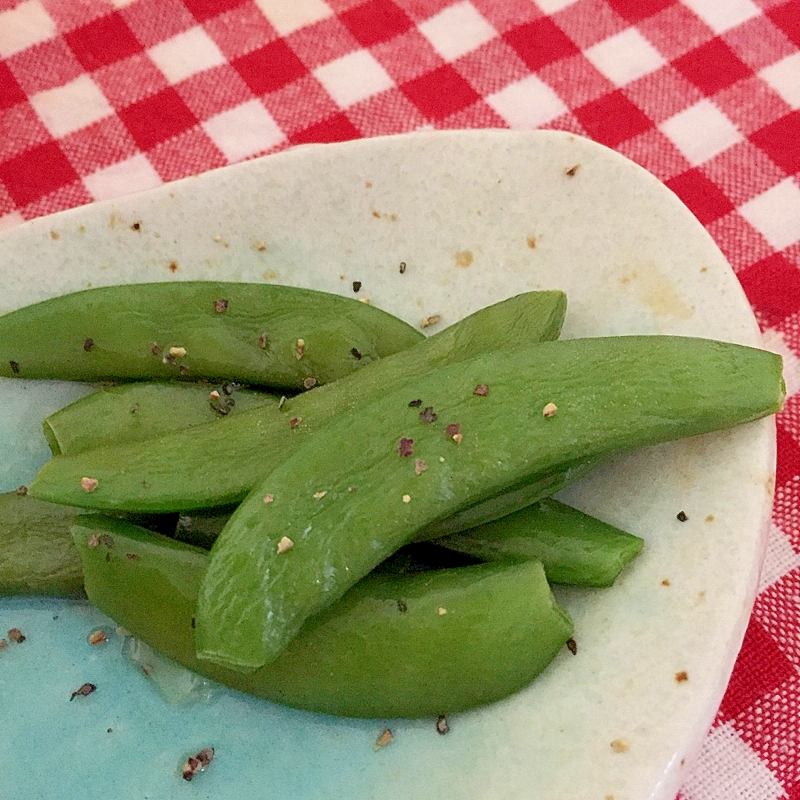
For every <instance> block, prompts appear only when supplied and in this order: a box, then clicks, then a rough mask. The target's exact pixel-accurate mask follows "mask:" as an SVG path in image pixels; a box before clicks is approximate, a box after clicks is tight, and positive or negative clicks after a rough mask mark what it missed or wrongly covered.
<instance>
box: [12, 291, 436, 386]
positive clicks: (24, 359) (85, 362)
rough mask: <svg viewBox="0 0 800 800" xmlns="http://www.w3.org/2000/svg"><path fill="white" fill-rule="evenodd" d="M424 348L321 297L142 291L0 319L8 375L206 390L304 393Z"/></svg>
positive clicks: (83, 295)
mask: <svg viewBox="0 0 800 800" xmlns="http://www.w3.org/2000/svg"><path fill="white" fill-rule="evenodd" d="M422 338H423V337H422V334H421V333H419V332H418V331H416V330H414V329H413V328H412V327H411V326H410V325H407V324H406V323H404V322H402V321H401V320H399V319H397V318H396V317H393V316H392V315H391V314H387V313H386V312H384V311H381V310H379V309H377V308H375V307H373V306H369V305H367V304H365V303H359V302H358V301H357V300H353V299H351V298H345V297H339V296H337V295H332V294H328V293H326V292H319V291H314V290H311V289H298V288H295V287H290V286H273V285H269V284H252V283H222V282H211V281H185V282H172V283H141V284H132V285H126V286H111V287H104V288H99V289H87V290H86V291H82V292H74V293H72V294H68V295H64V296H62V297H56V298H53V299H51V300H45V301H43V302H41V303H36V304H34V305H31V306H27V307H25V308H21V309H19V310H18V311H13V312H11V313H9V314H5V315H4V316H2V317H0V375H2V376H6V377H18V378H60V379H65V380H85V381H101V380H123V379H124V380H167V381H168V380H199V379H201V378H207V379H209V380H214V381H241V382H243V383H248V384H252V385H254V386H274V387H276V388H283V389H294V390H302V389H303V388H307V387H308V385H307V384H305V385H304V382H305V381H309V382H310V381H312V380H313V381H314V382H315V383H316V384H323V383H328V382H330V381H334V380H336V379H337V378H341V377H342V376H344V375H349V374H350V373H351V372H354V371H356V370H358V369H361V368H363V367H364V366H366V365H367V364H368V363H369V362H370V361H373V360H375V359H378V358H382V357H383V356H387V355H390V354H391V353H395V352H398V351H399V350H404V349H405V348H407V347H410V346H411V345H412V344H415V343H416V342H418V341H420V340H421V339H422ZM354 350H355V351H357V352H358V354H359V357H358V358H357V357H355V356H354V355H353V351H354Z"/></svg>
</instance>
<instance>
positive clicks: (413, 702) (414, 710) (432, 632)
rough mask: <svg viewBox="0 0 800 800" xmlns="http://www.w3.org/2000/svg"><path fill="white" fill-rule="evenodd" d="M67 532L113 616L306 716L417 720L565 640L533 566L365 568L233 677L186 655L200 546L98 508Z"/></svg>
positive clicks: (530, 667)
mask: <svg viewBox="0 0 800 800" xmlns="http://www.w3.org/2000/svg"><path fill="white" fill-rule="evenodd" d="M98 534H100V535H99V536H98ZM73 535H74V538H75V543H76V545H77V550H78V552H79V553H80V556H81V558H82V560H83V568H84V572H85V581H86V591H87V594H88V595H89V599H90V600H91V601H92V603H94V604H95V605H96V606H98V607H99V608H100V609H101V610H102V611H103V612H105V613H106V614H108V615H109V616H110V617H111V618H112V619H114V620H115V621H116V622H117V624H119V625H122V626H123V627H125V628H127V629H128V630H129V631H131V632H132V633H133V634H134V635H135V636H137V637H139V638H141V639H142V640H144V641H145V642H147V643H148V644H150V645H151V646H152V647H154V648H156V649H157V650H159V651H160V652H162V653H163V654H165V655H167V656H169V657H170V658H173V659H174V660H176V661H178V662H179V663H181V664H183V665H184V666H185V667H188V668H189V669H192V670H194V671H196V672H198V673H200V674H203V675H205V676H207V677H211V678H214V679H216V680H219V681H221V682H223V683H226V684H228V685H229V686H232V687H233V688H235V689H239V690H241V691H243V692H248V693H250V694H253V695H256V696H258V697H262V698H265V699H267V700H272V701H275V702H277V703H282V704H285V705H289V706H293V707H295V708H301V709H306V710H309V711H317V712H324V713H329V714H339V715H344V716H351V717H409V718H416V717H423V716H435V715H438V714H444V713H452V712H455V711H460V710H463V709H467V708H472V707H474V706H478V705H483V704H485V703H490V702H493V701H495V700H499V699H501V698H503V697H506V696H507V695H510V694H512V693H514V692H516V691H518V690H519V689H521V688H522V687H524V686H526V685H527V684H528V683H529V682H530V681H531V680H533V678H534V677H536V675H538V674H539V673H540V672H541V671H542V670H543V669H544V668H545V667H546V666H547V664H548V663H549V662H550V661H551V660H552V658H553V657H554V656H555V655H556V654H557V653H558V651H559V650H560V649H561V648H562V647H563V645H564V643H565V642H566V641H567V639H569V637H570V636H571V635H572V622H571V620H570V619H569V617H568V615H567V614H566V612H565V611H563V610H562V609H561V608H560V607H559V606H558V605H557V604H556V602H555V600H554V598H553V596H552V594H551V592H550V589H549V587H548V585H547V581H546V579H545V575H544V570H543V568H542V566H541V564H539V563H538V562H534V561H529V562H527V563H521V564H506V565H503V564H480V565H477V566H470V567H462V568H458V569H451V570H437V571H435V572H427V573H421V574H418V575H411V576H405V575H404V576H398V575H371V576H368V577H367V578H365V579H364V580H362V581H361V582H360V583H358V584H357V585H356V586H354V587H353V588H352V589H351V590H350V591H349V592H348V593H347V594H346V595H345V596H344V597H342V598H341V599H340V600H339V601H338V602H337V603H336V604H334V605H333V606H331V607H330V608H329V609H328V610H326V611H324V612H323V613H322V614H319V615H318V616H316V617H314V618H312V619H309V620H308V621H307V622H306V624H305V625H304V626H303V627H302V629H301V630H300V633H299V634H298V635H297V637H295V639H294V640H293V641H292V643H291V644H290V645H289V647H288V648H287V649H286V650H284V652H283V653H282V654H281V656H280V657H279V658H278V659H277V660H276V661H275V662H273V663H272V664H270V665H267V666H265V667H263V668H262V669H260V670H258V671H256V672H253V673H251V674H249V675H242V674H240V673H237V672H233V671H230V670H226V669H224V668H221V667H216V666H214V665H211V664H209V663H207V662H203V661H199V660H198V659H197V658H196V656H195V645H194V636H193V633H194V631H193V629H192V624H193V620H194V614H195V603H196V600H197V592H198V588H199V586H200V582H201V579H202V575H203V572H204V570H205V568H206V565H207V562H208V555H207V554H206V553H204V552H203V551H202V550H198V549H196V548H192V547H190V546H188V545H183V544H179V543H177V542H174V541H172V540H170V539H166V538H164V537H161V536H158V535H157V534H152V533H149V532H147V531H143V530H141V529H137V528H135V527H134V526H131V525H126V524H125V523H121V522H118V521H115V520H104V519H103V518H102V517H101V516H100V515H90V516H86V517H83V518H79V520H78V522H77V523H76V524H75V525H74V526H73ZM104 536H109V537H110V538H111V541H110V542H107V541H106V540H104V538H103V537H104ZM92 537H94V538H92ZM90 542H91V543H96V546H94V547H91V546H90ZM109 543H110V544H111V546H110V547H109V546H108V544H109Z"/></svg>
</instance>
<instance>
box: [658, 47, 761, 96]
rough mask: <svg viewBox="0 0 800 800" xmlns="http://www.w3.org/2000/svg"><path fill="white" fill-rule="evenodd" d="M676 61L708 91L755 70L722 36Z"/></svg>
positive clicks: (698, 84) (680, 68)
mask: <svg viewBox="0 0 800 800" xmlns="http://www.w3.org/2000/svg"><path fill="white" fill-rule="evenodd" d="M673 65H674V66H675V68H676V69H677V70H679V71H680V72H681V73H683V75H685V76H686V78H687V79H688V80H690V81H691V82H692V83H693V84H694V85H695V86H697V88H698V89H700V90H701V91H702V92H704V93H705V94H707V95H712V94H714V93H715V92H718V91H720V89H726V88H727V87H728V86H731V85H732V84H734V83H736V81H739V80H742V78H749V77H750V76H751V75H752V74H753V73H752V72H751V70H750V68H749V67H748V66H747V64H745V63H744V62H743V61H742V60H741V59H740V58H739V57H738V56H737V55H736V53H734V52H733V50H731V48H730V47H728V45H727V44H725V42H723V41H722V39H720V38H716V39H712V40H711V41H710V42H706V44H703V45H701V46H700V47H697V48H695V49H694V50H691V51H690V52H688V53H687V54H686V55H684V56H681V57H680V58H679V59H677V60H676V61H674V62H673Z"/></svg>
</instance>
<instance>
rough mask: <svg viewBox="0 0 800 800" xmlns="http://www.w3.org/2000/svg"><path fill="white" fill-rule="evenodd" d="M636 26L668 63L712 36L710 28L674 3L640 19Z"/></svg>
mask: <svg viewBox="0 0 800 800" xmlns="http://www.w3.org/2000/svg"><path fill="white" fill-rule="evenodd" d="M636 27H637V28H638V29H639V31H640V32H641V33H642V35H643V36H645V37H646V38H647V40H648V41H649V42H650V43H651V44H652V45H653V47H655V48H656V50H658V52H659V53H661V55H662V56H664V58H666V59H667V60H668V61H671V60H672V59H673V58H678V56H682V55H683V54H684V53H687V52H689V50H691V49H693V48H695V47H699V46H700V45H701V44H703V42H707V41H708V40H709V39H711V38H712V37H713V36H714V32H713V31H712V30H711V28H709V27H708V25H706V24H705V22H703V21H702V20H701V19H700V17H698V16H697V14H695V13H694V12H692V11H690V10H689V9H688V8H687V7H686V6H685V5H683V3H675V4H674V5H671V6H669V7H668V8H665V9H664V10H663V11H659V12H658V14H654V15H653V16H652V17H648V18H647V19H643V20H641V21H640V22H639V23H638V25H637V26H636Z"/></svg>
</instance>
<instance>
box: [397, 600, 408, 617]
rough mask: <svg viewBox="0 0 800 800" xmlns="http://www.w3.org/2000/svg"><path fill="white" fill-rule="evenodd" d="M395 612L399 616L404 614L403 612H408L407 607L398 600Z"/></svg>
mask: <svg viewBox="0 0 800 800" xmlns="http://www.w3.org/2000/svg"><path fill="white" fill-rule="evenodd" d="M397 610H398V611H399V612H400V613H401V614H405V612H406V611H408V606H407V605H406V604H405V603H404V602H403V601H402V600H398V601H397Z"/></svg>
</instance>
